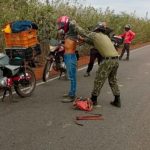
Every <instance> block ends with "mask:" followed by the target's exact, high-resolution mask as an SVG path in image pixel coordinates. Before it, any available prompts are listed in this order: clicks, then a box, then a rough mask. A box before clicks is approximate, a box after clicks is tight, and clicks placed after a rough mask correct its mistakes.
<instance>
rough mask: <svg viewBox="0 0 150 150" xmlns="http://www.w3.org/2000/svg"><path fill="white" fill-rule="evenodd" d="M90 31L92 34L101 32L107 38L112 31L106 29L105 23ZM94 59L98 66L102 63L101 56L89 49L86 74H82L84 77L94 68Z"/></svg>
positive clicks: (94, 49)
mask: <svg viewBox="0 0 150 150" xmlns="http://www.w3.org/2000/svg"><path fill="white" fill-rule="evenodd" d="M92 31H93V32H101V31H103V32H104V33H105V34H106V35H107V36H108V37H110V36H111V35H110V34H111V33H112V31H113V30H112V29H110V28H109V27H107V24H106V22H99V23H98V24H97V25H96V27H94V29H93V30H92ZM96 59H97V61H98V64H100V62H101V61H102V56H101V55H100V53H99V52H98V50H97V49H96V48H91V49H90V61H89V63H88V67H87V70H86V73H85V74H84V77H88V76H90V72H91V70H92V68H93V66H94V62H95V60H96Z"/></svg>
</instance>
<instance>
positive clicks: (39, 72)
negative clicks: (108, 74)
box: [34, 42, 150, 80]
mask: <svg viewBox="0 0 150 150" xmlns="http://www.w3.org/2000/svg"><path fill="white" fill-rule="evenodd" d="M145 45H150V42H149V43H144V44H143V43H142V44H136V45H132V46H131V50H133V49H135V48H139V47H142V46H145ZM120 52H121V49H119V53H120ZM88 62H89V56H84V57H80V59H79V61H78V68H80V67H82V66H84V65H87V64H88ZM43 69H44V65H42V66H40V67H37V68H35V69H34V72H35V76H36V79H37V80H41V79H42V74H43ZM57 74H58V72H53V74H52V76H56V75H57Z"/></svg>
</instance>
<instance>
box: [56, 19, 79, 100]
mask: <svg viewBox="0 0 150 150" xmlns="http://www.w3.org/2000/svg"><path fill="white" fill-rule="evenodd" d="M57 25H58V33H63V34H64V48H65V53H64V61H65V64H66V68H67V73H68V76H69V79H70V90H69V92H68V93H67V94H64V96H63V97H64V99H63V100H62V102H65V103H68V102H72V101H74V99H75V96H76V87H77V79H76V69H77V57H76V53H75V51H76V45H77V39H78V38H77V37H78V36H77V32H76V30H75V26H74V25H73V24H72V23H71V21H70V18H69V17H68V16H61V17H59V18H58V19H57Z"/></svg>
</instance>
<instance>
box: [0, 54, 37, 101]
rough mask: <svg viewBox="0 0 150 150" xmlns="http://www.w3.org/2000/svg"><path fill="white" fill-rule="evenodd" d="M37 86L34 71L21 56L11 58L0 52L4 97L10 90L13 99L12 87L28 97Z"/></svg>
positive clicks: (0, 80) (0, 78)
mask: <svg viewBox="0 0 150 150" xmlns="http://www.w3.org/2000/svg"><path fill="white" fill-rule="evenodd" d="M16 63H17V64H20V65H15V64H16ZM35 86H36V78H35V75H34V72H33V71H32V70H31V69H30V68H29V67H27V66H26V64H25V62H24V60H22V59H20V58H14V59H12V60H10V59H9V57H8V56H7V55H5V54H4V53H0V89H1V90H2V91H3V98H2V101H4V98H5V96H6V93H7V91H8V92H9V98H10V100H12V87H14V90H15V91H16V93H17V94H18V95H19V96H20V97H27V96H30V95H31V94H32V92H33V91H34V89H35Z"/></svg>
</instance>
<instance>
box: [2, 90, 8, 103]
mask: <svg viewBox="0 0 150 150" xmlns="http://www.w3.org/2000/svg"><path fill="white" fill-rule="evenodd" d="M6 93H7V89H4V93H3V97H2V102H4V98H5V97H6Z"/></svg>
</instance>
